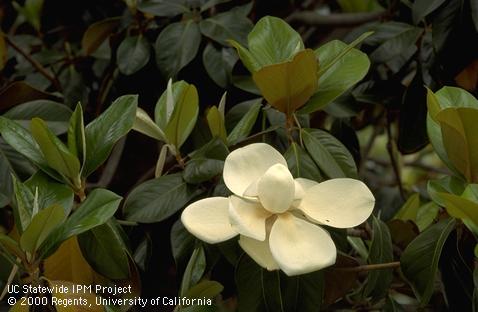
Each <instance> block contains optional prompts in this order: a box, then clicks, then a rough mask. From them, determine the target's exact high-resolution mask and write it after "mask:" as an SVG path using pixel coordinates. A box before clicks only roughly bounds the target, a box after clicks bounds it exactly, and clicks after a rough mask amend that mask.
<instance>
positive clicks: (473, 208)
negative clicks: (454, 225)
mask: <svg viewBox="0 0 478 312" xmlns="http://www.w3.org/2000/svg"><path fill="white" fill-rule="evenodd" d="M439 196H440V197H441V199H442V200H443V202H444V203H445V208H446V211H447V212H448V214H449V215H450V216H452V217H454V218H458V219H463V220H470V221H472V222H473V223H475V224H478V204H477V203H475V202H473V201H471V200H468V199H466V198H463V197H460V196H457V195H454V194H449V193H440V194H439Z"/></svg>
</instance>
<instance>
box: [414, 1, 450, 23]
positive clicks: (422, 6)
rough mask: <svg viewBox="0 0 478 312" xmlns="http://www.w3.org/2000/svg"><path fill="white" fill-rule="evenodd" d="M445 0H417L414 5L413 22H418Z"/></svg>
mask: <svg viewBox="0 0 478 312" xmlns="http://www.w3.org/2000/svg"><path fill="white" fill-rule="evenodd" d="M443 2H445V0H416V1H415V2H414V3H413V6H412V16H413V22H414V23H415V24H418V23H419V22H420V21H421V20H422V19H423V18H424V17H425V16H427V15H428V14H430V13H432V12H433V11H435V10H436V9H437V8H438V7H439V6H440V5H442V4H443Z"/></svg>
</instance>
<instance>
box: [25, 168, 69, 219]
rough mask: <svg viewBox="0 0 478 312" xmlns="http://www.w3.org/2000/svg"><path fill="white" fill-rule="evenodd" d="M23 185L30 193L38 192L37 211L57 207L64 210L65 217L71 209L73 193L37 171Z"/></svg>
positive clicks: (62, 184)
mask: <svg viewBox="0 0 478 312" xmlns="http://www.w3.org/2000/svg"><path fill="white" fill-rule="evenodd" d="M25 185H26V186H27V187H28V188H29V189H30V191H31V193H32V194H34V193H35V192H38V206H39V209H44V208H46V207H50V206H52V205H59V206H61V207H62V208H63V209H64V210H65V215H66V216H67V215H69V214H70V211H71V210H72V208H73V197H74V196H73V191H72V189H71V188H70V187H68V186H67V185H65V184H64V183H58V182H56V181H54V180H52V179H51V178H50V177H48V176H47V175H45V174H44V173H42V172H41V171H38V172H37V173H35V174H34V175H33V176H31V177H30V179H28V180H27V181H25Z"/></svg>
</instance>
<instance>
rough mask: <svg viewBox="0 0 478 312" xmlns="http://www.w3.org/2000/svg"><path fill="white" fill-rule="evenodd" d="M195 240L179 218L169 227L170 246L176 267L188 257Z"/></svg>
mask: <svg viewBox="0 0 478 312" xmlns="http://www.w3.org/2000/svg"><path fill="white" fill-rule="evenodd" d="M195 241H196V238H195V237H194V236H192V235H191V234H190V233H189V232H188V230H186V228H185V227H184V225H183V224H182V223H181V220H178V221H176V222H175V223H174V225H173V228H172V229H171V248H172V252H173V257H174V260H175V261H176V265H177V266H178V267H181V264H182V263H185V262H186V260H187V259H188V256H189V255H190V253H191V252H192V250H193V249H194V242H195Z"/></svg>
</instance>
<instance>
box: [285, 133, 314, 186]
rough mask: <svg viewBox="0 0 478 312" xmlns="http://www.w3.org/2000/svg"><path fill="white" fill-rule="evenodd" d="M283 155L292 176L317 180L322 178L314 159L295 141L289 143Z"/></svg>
mask: <svg viewBox="0 0 478 312" xmlns="http://www.w3.org/2000/svg"><path fill="white" fill-rule="evenodd" d="M284 157H285V159H286V160H287V166H288V167H289V170H290V172H291V173H292V175H293V176H294V178H306V179H310V180H313V181H318V182H319V181H322V180H323V179H322V176H321V174H320V170H319V168H318V167H317V165H316V164H315V163H314V160H313V159H312V158H311V157H310V155H309V154H308V153H307V151H306V150H305V149H303V148H302V147H301V146H299V145H298V144H297V143H295V142H293V143H292V144H291V145H290V147H289V149H288V150H287V151H286V153H285V155H284Z"/></svg>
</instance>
